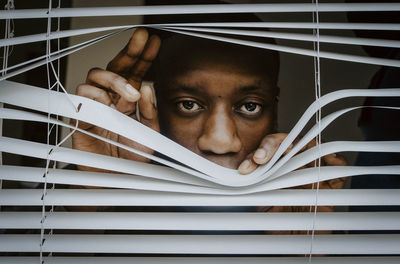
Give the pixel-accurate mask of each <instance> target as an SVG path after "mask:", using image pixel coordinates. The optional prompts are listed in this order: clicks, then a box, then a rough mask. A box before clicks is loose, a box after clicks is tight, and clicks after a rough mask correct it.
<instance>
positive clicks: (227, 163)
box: [197, 152, 244, 170]
mask: <svg viewBox="0 0 400 264" xmlns="http://www.w3.org/2000/svg"><path fill="white" fill-rule="evenodd" d="M197 154H199V155H200V156H202V157H203V158H206V159H208V160H209V161H212V162H214V163H216V164H218V165H220V166H223V167H225V168H229V169H234V170H236V169H237V168H238V167H239V165H240V163H241V162H242V161H243V160H244V157H243V158H242V157H241V156H242V155H239V154H238V153H228V154H214V153H204V152H202V153H197Z"/></svg>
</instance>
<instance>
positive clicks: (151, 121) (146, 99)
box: [139, 84, 160, 132]
mask: <svg viewBox="0 0 400 264" xmlns="http://www.w3.org/2000/svg"><path fill="white" fill-rule="evenodd" d="M140 94H141V98H140V100H139V114H140V121H141V122H142V123H143V124H144V125H146V126H148V127H150V128H152V129H154V130H156V131H158V132H159V131H160V128H159V124H158V114H157V108H156V105H155V95H154V91H153V89H152V88H151V87H150V86H149V85H147V84H145V85H143V86H142V88H141V89H140Z"/></svg>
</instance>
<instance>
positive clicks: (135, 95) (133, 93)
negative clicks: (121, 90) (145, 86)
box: [125, 83, 140, 101]
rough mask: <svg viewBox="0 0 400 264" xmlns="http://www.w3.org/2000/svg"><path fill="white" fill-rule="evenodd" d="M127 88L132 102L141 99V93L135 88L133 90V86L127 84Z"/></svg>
mask: <svg viewBox="0 0 400 264" xmlns="http://www.w3.org/2000/svg"><path fill="white" fill-rule="evenodd" d="M125 88H126V92H127V93H128V95H129V96H130V97H131V99H132V100H135V101H136V100H137V99H139V97H140V93H139V92H138V91H137V90H136V89H135V88H133V86H132V85H130V84H129V83H127V84H126V85H125Z"/></svg>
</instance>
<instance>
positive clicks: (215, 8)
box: [0, 3, 400, 19]
mask: <svg viewBox="0 0 400 264" xmlns="http://www.w3.org/2000/svg"><path fill="white" fill-rule="evenodd" d="M316 11H318V12H349V11H353V12H354V11H364V12H379V11H400V4H398V3H320V4H318V7H317V6H316V5H315V4H308V3H307V4H219V5H164V6H119V7H112V6H111V7H86V8H85V7H81V8H57V9H52V10H51V12H48V9H33V10H32V9H25V10H24V9H22V10H10V11H0V19H21V18H48V17H91V16H96V17H98V16H133V15H168V14H170V15H172V14H222V13H285V12H289V13H292V12H316Z"/></svg>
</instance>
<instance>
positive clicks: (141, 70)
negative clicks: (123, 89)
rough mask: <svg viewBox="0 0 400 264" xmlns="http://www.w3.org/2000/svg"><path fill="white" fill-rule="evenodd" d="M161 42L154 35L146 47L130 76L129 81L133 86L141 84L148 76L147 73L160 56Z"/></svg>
mask: <svg viewBox="0 0 400 264" xmlns="http://www.w3.org/2000/svg"><path fill="white" fill-rule="evenodd" d="M160 45H161V40H160V38H159V37H158V36H156V35H152V36H151V37H150V38H149V41H147V44H146V47H145V48H144V50H143V53H142V55H141V57H140V58H139V60H138V61H137V63H136V64H135V66H134V67H133V68H132V71H131V73H130V74H129V81H131V82H132V83H133V84H136V83H140V82H141V81H142V79H143V77H144V76H145V75H146V72H147V71H148V70H149V68H150V66H151V64H152V62H153V60H154V59H155V58H156V56H157V54H158V50H159V49H160Z"/></svg>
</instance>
